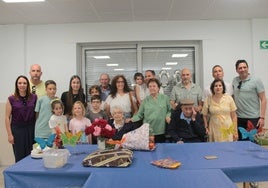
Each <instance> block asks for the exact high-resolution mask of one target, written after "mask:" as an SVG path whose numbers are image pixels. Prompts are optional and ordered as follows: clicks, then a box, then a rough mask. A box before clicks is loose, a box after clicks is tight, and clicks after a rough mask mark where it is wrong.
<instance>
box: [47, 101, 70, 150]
mask: <svg viewBox="0 0 268 188" xmlns="http://www.w3.org/2000/svg"><path fill="white" fill-rule="evenodd" d="M51 108H52V113H53V115H52V116H51V117H50V120H49V122H48V124H49V127H50V128H51V129H52V134H56V139H55V140H57V141H56V143H55V144H56V147H57V148H63V145H62V140H61V138H60V137H59V135H58V134H59V133H65V132H67V131H68V129H67V118H66V116H64V115H63V109H64V106H63V103H62V102H61V100H59V99H56V100H53V101H52V103H51ZM56 129H58V130H59V132H58V131H57V130H56Z"/></svg>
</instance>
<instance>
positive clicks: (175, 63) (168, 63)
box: [166, 62, 178, 65]
mask: <svg viewBox="0 0 268 188" xmlns="http://www.w3.org/2000/svg"><path fill="white" fill-rule="evenodd" d="M166 65H178V62H166Z"/></svg>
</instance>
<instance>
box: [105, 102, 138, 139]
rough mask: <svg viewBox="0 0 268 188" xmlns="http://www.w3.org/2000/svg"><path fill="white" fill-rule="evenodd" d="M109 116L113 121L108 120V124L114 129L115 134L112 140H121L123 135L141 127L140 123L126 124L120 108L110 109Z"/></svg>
mask: <svg viewBox="0 0 268 188" xmlns="http://www.w3.org/2000/svg"><path fill="white" fill-rule="evenodd" d="M111 115H112V117H113V119H110V120H109V124H110V125H111V126H112V127H113V128H115V129H116V133H115V135H114V136H113V138H112V139H113V140H121V139H122V137H123V135H124V134H125V133H128V132H130V131H133V130H135V129H137V128H139V127H140V126H141V125H142V121H137V122H128V123H126V122H125V119H124V112H123V109H122V107H121V106H114V107H113V108H112V109H111Z"/></svg>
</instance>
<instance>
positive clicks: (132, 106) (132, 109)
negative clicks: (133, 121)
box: [128, 92, 137, 116]
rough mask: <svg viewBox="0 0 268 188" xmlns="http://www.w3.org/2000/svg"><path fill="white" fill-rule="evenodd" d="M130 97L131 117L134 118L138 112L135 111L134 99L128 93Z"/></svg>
mask: <svg viewBox="0 0 268 188" xmlns="http://www.w3.org/2000/svg"><path fill="white" fill-rule="evenodd" d="M128 95H129V100H130V104H131V116H133V115H134V114H136V112H137V110H136V109H135V106H134V101H133V99H132V96H131V94H130V92H129V93H128Z"/></svg>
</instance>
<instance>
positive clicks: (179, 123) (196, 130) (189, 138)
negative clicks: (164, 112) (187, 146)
mask: <svg viewBox="0 0 268 188" xmlns="http://www.w3.org/2000/svg"><path fill="white" fill-rule="evenodd" d="M167 131H168V134H169V135H170V136H171V138H172V139H173V141H174V142H176V143H184V142H203V141H205V138H206V129H205V126H204V125H203V123H202V119H201V116H200V114H199V113H198V112H196V111H195V109H194V102H193V101H192V100H190V99H184V100H181V101H180V108H178V110H176V111H174V112H173V113H172V115H171V121H170V124H169V125H168V129H167Z"/></svg>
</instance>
